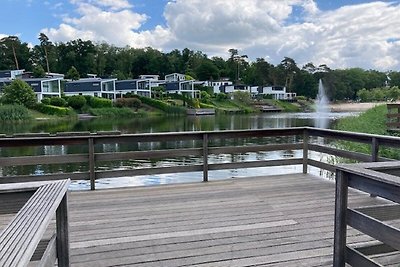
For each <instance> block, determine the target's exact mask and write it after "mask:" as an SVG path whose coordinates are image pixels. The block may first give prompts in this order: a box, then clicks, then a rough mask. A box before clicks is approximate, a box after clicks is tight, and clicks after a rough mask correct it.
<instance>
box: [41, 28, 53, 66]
mask: <svg viewBox="0 0 400 267" xmlns="http://www.w3.org/2000/svg"><path fill="white" fill-rule="evenodd" d="M38 39H39V41H40V45H41V46H42V47H43V49H44V54H45V57H46V66H47V72H48V73H50V66H49V54H48V51H47V47H48V46H49V45H50V44H51V42H49V38H48V37H47V35H46V34H44V33H42V32H41V33H40V34H39V38H38Z"/></svg>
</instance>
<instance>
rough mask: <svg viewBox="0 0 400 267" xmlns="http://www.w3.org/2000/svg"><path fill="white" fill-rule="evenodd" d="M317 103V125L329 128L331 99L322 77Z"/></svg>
mask: <svg viewBox="0 0 400 267" xmlns="http://www.w3.org/2000/svg"><path fill="white" fill-rule="evenodd" d="M315 104H316V109H315V112H316V114H315V119H314V120H315V123H314V125H315V127H317V128H324V129H325V128H328V122H329V113H330V111H331V110H330V108H329V99H328V96H327V95H326V92H325V87H324V85H323V83H322V80H321V79H319V85H318V95H317V99H316V102H315Z"/></svg>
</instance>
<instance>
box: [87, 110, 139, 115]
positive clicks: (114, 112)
mask: <svg viewBox="0 0 400 267" xmlns="http://www.w3.org/2000/svg"><path fill="white" fill-rule="evenodd" d="M89 112H90V114H92V115H94V116H99V117H131V116H134V115H135V113H134V112H133V110H132V109H130V108H92V109H90V111H89Z"/></svg>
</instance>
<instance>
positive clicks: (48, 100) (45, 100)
mask: <svg viewBox="0 0 400 267" xmlns="http://www.w3.org/2000/svg"><path fill="white" fill-rule="evenodd" d="M40 102H42V103H43V104H45V105H50V98H49V97H45V98H43V99H42V100H41V101H40Z"/></svg>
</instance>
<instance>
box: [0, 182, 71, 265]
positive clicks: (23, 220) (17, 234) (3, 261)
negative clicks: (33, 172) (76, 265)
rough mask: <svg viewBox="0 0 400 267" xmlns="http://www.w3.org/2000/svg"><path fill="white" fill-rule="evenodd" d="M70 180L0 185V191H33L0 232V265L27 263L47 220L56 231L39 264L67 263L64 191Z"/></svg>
mask: <svg viewBox="0 0 400 267" xmlns="http://www.w3.org/2000/svg"><path fill="white" fill-rule="evenodd" d="M69 184H70V180H69V179H68V180H59V181H54V182H32V183H16V184H3V185H0V194H15V193H19V192H29V191H34V193H33V195H32V196H31V197H30V198H29V200H28V201H27V202H26V203H25V205H24V206H23V207H22V208H21V209H20V210H19V211H18V213H17V214H16V215H15V217H14V218H13V219H12V221H11V222H10V223H9V224H8V225H7V226H6V227H5V228H4V229H3V231H2V232H1V233H0V266H2V267H8V266H18V267H19V266H27V265H28V264H29V262H30V261H31V258H32V255H33V254H34V252H35V250H36V248H37V247H38V244H39V242H40V241H41V240H42V238H43V236H44V234H45V232H46V230H47V228H48V226H49V224H50V222H51V220H52V219H53V218H54V215H56V233H55V234H54V235H53V237H52V238H51V239H50V242H49V243H48V245H47V248H46V249H45V252H44V253H43V256H42V257H41V260H40V262H39V266H54V264H55V262H56V260H57V259H58V266H70V263H69V235H68V206H67V201H68V200H67V191H68V185H69Z"/></svg>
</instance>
